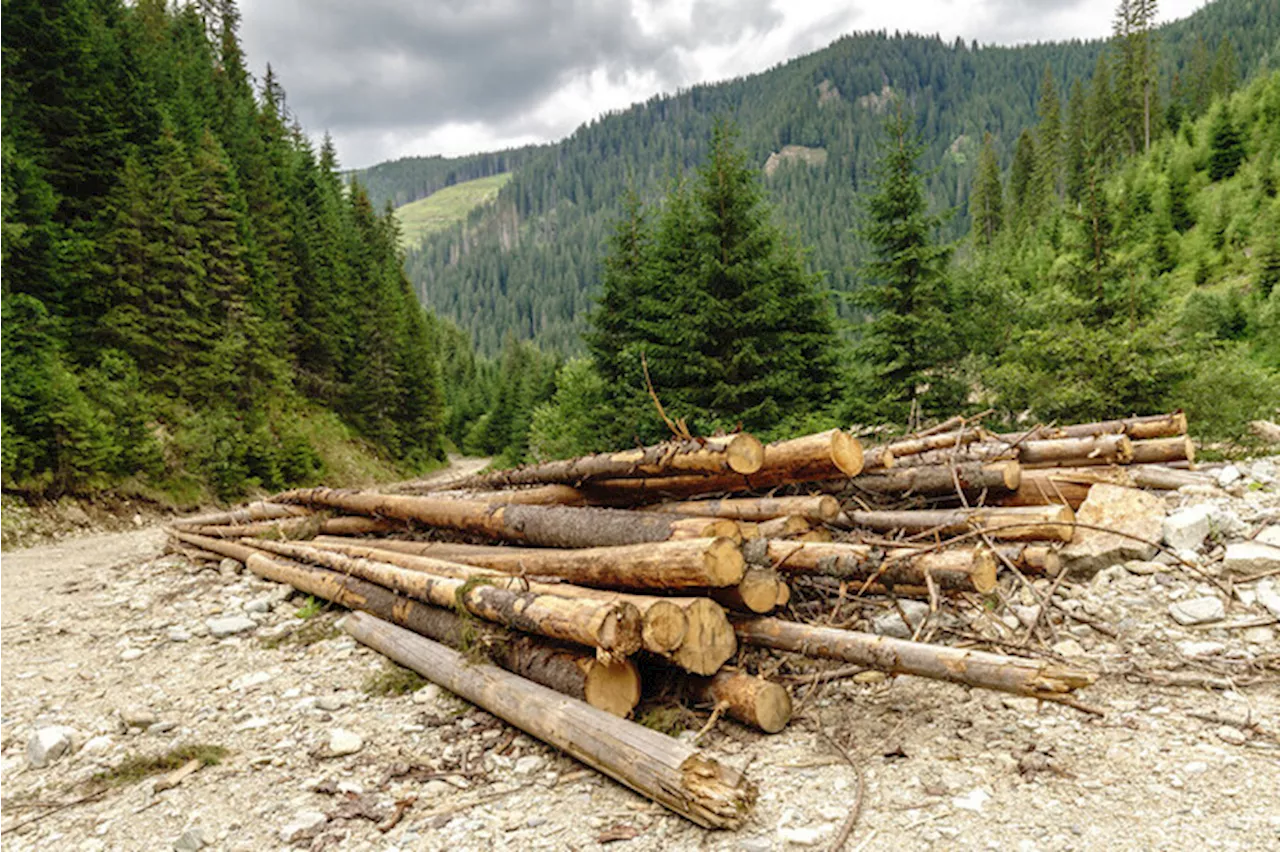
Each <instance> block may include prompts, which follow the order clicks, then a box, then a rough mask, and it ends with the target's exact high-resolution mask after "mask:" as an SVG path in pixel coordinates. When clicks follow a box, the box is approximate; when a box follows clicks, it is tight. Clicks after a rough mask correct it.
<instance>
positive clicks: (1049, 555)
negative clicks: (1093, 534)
mask: <svg viewBox="0 0 1280 852" xmlns="http://www.w3.org/2000/svg"><path fill="white" fill-rule="evenodd" d="M996 550H997V551H998V552H999V553H1000V555H1001V556H1003V557H1004V558H1005V559H1007V560H1009V561H1010V562H1012V563H1013V565H1014V566H1015V567H1016V568H1017V569H1018V570H1019V571H1021V572H1022V573H1024V574H1044V575H1047V576H1050V577H1056V576H1058V574H1059V573H1061V572H1062V559H1061V557H1059V556H1058V551H1057V550H1056V549H1055V548H1053V547H1049V546H1047V545H1043V544H1017V545H1008V544H1005V545H1001V546H999V547H997V548H996Z"/></svg>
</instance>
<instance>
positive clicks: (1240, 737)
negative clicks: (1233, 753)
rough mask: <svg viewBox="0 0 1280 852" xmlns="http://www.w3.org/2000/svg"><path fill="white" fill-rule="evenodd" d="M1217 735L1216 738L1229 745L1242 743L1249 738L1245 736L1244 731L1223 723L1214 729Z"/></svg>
mask: <svg viewBox="0 0 1280 852" xmlns="http://www.w3.org/2000/svg"><path fill="white" fill-rule="evenodd" d="M1214 733H1215V734H1217V735H1218V739H1220V740H1222V741H1223V742H1224V743H1229V744H1230V745H1244V744H1245V741H1246V740H1248V739H1249V738H1248V737H1247V736H1245V734H1244V731H1242V730H1240V729H1239V728H1233V727H1231V726H1230V725H1223V726H1222V727H1220V728H1218V730H1216V731H1214Z"/></svg>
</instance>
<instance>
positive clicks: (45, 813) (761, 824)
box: [0, 459, 1280, 852]
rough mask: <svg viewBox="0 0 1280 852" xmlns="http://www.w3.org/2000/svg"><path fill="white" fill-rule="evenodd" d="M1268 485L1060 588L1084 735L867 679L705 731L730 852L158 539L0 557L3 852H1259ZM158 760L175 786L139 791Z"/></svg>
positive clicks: (273, 592) (1262, 473) (1274, 801)
mask: <svg viewBox="0 0 1280 852" xmlns="http://www.w3.org/2000/svg"><path fill="white" fill-rule="evenodd" d="M1278 461H1280V460H1277V459H1266V460H1261V461H1257V462H1254V463H1242V464H1240V465H1239V466H1238V468H1236V469H1235V470H1236V472H1237V473H1239V474H1240V476H1239V477H1238V478H1236V477H1235V476H1234V474H1232V473H1231V472H1230V471H1225V472H1224V473H1223V474H1222V480H1221V481H1222V482H1223V483H1224V484H1225V485H1226V486H1227V489H1226V490H1225V491H1224V490H1220V489H1218V488H1207V487H1195V488H1191V489H1185V491H1189V492H1193V493H1174V494H1170V495H1168V496H1167V497H1166V498H1163V500H1162V502H1163V503H1164V504H1165V505H1164V506H1161V507H1160V508H1161V510H1162V512H1163V510H1165V509H1167V510H1168V511H1170V512H1172V513H1173V515H1172V520H1170V521H1168V522H1167V523H1166V524H1165V533H1166V534H1167V535H1168V536H1169V537H1170V538H1171V540H1172V541H1174V542H1175V543H1176V545H1177V546H1178V547H1179V548H1181V549H1182V550H1181V553H1182V556H1183V558H1186V559H1188V560H1189V561H1191V562H1192V564H1193V565H1194V566H1195V567H1194V569H1191V568H1187V567H1185V566H1182V565H1179V564H1176V563H1175V561H1174V560H1173V559H1171V558H1169V557H1164V556H1159V557H1156V558H1155V559H1153V560H1151V561H1145V560H1140V561H1133V560H1130V561H1128V562H1126V563H1123V564H1118V565H1114V566H1112V567H1108V568H1104V569H1103V570H1101V571H1099V572H1098V573H1097V574H1096V575H1095V576H1093V577H1092V578H1088V579H1084V578H1082V579H1080V580H1078V581H1073V582H1071V583H1066V584H1063V585H1061V586H1059V588H1058V592H1057V593H1058V595H1059V601H1058V605H1059V606H1060V608H1062V609H1065V610H1070V611H1072V612H1073V613H1074V615H1075V616H1076V617H1074V618H1072V619H1070V620H1068V621H1066V622H1064V623H1063V624H1061V625H1059V626H1058V628H1057V634H1058V635H1057V636H1056V638H1053V639H1051V640H1047V641H1045V642H1043V643H1038V644H1037V645H1035V646H1033V647H1034V648H1035V650H1036V652H1037V653H1042V654H1056V655H1058V656H1060V657H1063V658H1064V659H1066V660H1068V661H1070V662H1073V663H1076V664H1082V665H1087V666H1091V667H1094V668H1097V669H1098V670H1100V671H1102V672H1104V676H1103V678H1102V679H1101V681H1100V682H1099V683H1098V684H1097V685H1096V686H1094V687H1092V688H1090V689H1088V690H1087V691H1086V692H1085V693H1084V694H1083V696H1082V699H1083V700H1084V701H1086V702H1088V703H1089V704H1090V705H1093V706H1095V707H1097V708H1099V709H1101V710H1103V711H1105V716H1102V717H1098V716H1095V715H1092V714H1089V713H1085V712H1081V711H1079V710H1076V709H1072V708H1068V707H1062V706H1058V705H1040V706H1037V703H1036V702H1035V701H1032V700H1029V699H1023V698H1015V697H1010V696H1004V695H999V694H994V693H988V692H979V691H973V690H968V689H965V688H961V687H957V686H952V685H948V684H938V683H932V682H926V681H923V680H919V679H915V678H899V679H896V680H886V679H884V678H883V677H879V676H878V675H877V674H875V673H867V674H865V675H863V676H860V677H858V678H852V679H846V680H840V681H836V682H832V683H829V684H826V685H823V686H819V687H818V688H816V689H814V690H809V689H807V688H800V689H798V690H797V696H798V710H799V712H798V714H797V718H796V720H795V721H794V722H793V724H792V725H791V727H790V728H788V729H787V730H786V731H785V732H784V733H782V734H779V735H777V736H773V737H766V736H763V735H760V734H757V733H755V732H753V731H750V730H747V729H745V728H742V727H739V726H737V725H735V724H733V723H731V722H720V723H718V724H717V725H716V727H715V728H714V729H713V730H711V731H710V732H709V733H708V734H707V735H706V736H705V737H704V738H703V741H702V742H703V744H704V745H705V746H706V747H707V748H708V749H709V750H710V751H711V752H712V753H714V754H715V755H716V756H717V757H719V758H720V759H722V760H725V761H727V762H730V763H733V764H735V765H738V766H747V767H748V774H749V775H750V776H751V777H752V778H753V779H754V780H756V781H757V782H758V784H759V789H760V797H759V802H758V805H757V807H756V809H755V812H754V814H753V816H752V817H751V819H750V821H749V823H748V825H747V826H746V827H745V828H744V829H743V830H741V831H739V832H736V833H711V832H705V831H703V830H701V829H698V828H696V827H694V826H693V825H691V824H689V823H687V822H686V821H684V820H682V819H680V818H678V817H675V816H672V815H670V814H668V813H667V812H665V811H664V810H663V809H662V808H660V807H659V806H657V805H654V804H651V803H649V802H648V801H647V800H645V799H643V798H641V797H639V796H637V795H635V794H633V793H631V792H629V791H628V790H626V789H623V788H622V787H620V786H619V785H617V784H615V783H614V782H612V781H610V780H608V779H606V778H603V777H602V776H600V775H598V774H596V773H594V772H592V771H589V770H586V769H584V768H582V767H581V766H580V765H579V764H577V763H575V762H574V761H573V760H571V759H569V758H567V757H564V756H562V755H559V754H557V753H555V752H553V751H552V750H550V749H548V748H547V747H545V746H543V745H541V744H539V743H537V742H534V741H531V740H530V739H529V738H527V737H525V736H524V735H522V734H520V733H519V732H518V731H515V730H513V729H511V728H509V727H507V726H506V725H504V724H503V723H501V722H499V721H498V720H496V719H494V718H493V717H491V716H489V715H488V714H486V713H484V712H482V711H480V710H478V709H476V708H473V707H470V706H469V705H466V704H465V703H463V702H461V701H460V700H458V699H456V698H454V697H452V696H450V695H448V694H444V693H442V692H441V691H440V690H439V689H438V688H436V687H434V686H429V685H428V686H420V685H419V684H416V683H414V682H413V681H412V680H411V679H408V678H406V677H404V676H403V675H402V674H400V673H395V672H394V671H393V670H391V669H389V668H388V667H387V665H386V664H385V663H384V661H383V660H382V659H381V658H379V657H378V656H377V655H375V654H373V653H372V652H370V651H368V650H367V649H364V648H362V647H359V646H357V645H356V644H355V643H354V642H353V641H352V640H351V639H350V638H348V637H346V636H345V635H344V634H342V633H341V631H340V630H339V629H337V627H336V626H335V623H336V622H337V620H338V617H339V614H338V613H333V612H326V611H323V610H319V611H318V608H317V607H316V606H315V605H314V604H312V603H311V602H309V601H307V600H305V599H303V598H299V597H295V596H291V595H290V594H289V590H287V589H283V588H280V587H277V586H275V585H273V584H270V583H266V582H262V581H259V580H257V579H256V578H254V577H252V576H251V575H246V574H244V573H241V572H240V571H238V570H236V569H235V568H234V567H233V563H225V564H223V565H221V566H219V565H218V564H197V563H192V562H189V561H187V560H185V559H183V558H179V557H175V556H161V555H160V552H161V548H162V542H163V533H162V531H161V529H160V528H158V527H146V528H144V529H141V530H138V531H134V532H127V533H117V534H111V535H100V536H94V537H87V538H79V539H72V540H67V541H63V542H60V543H57V544H54V545H49V546H45V547H41V548H33V549H30V550H26V551H18V552H12V553H6V554H5V555H4V563H3V571H2V572H0V577H2V579H3V626H2V634H0V640H2V648H3V664H4V678H3V683H2V690H3V705H2V706H3V711H2V712H3V718H2V719H0V757H2V762H0V773H2V778H3V838H2V839H3V842H4V845H5V848H6V849H12V850H25V849H39V850H47V849H67V850H85V851H86V852H89V850H109V849H110V850H117V849H118V850H134V849H168V848H174V849H178V850H197V849H211V850H267V849H295V848H310V849H342V850H391V849H404V850H408V849H476V850H479V849H521V850H523V849H553V850H559V849H574V850H576V849H593V848H597V847H598V846H599V845H602V844H606V843H607V844H616V845H617V846H618V848H623V849H631V850H658V849H673V848H678V849H683V848H696V849H726V850H738V849H741V850H770V849H785V848H791V847H793V846H795V847H804V846H825V845H827V844H829V843H830V841H831V840H832V839H833V838H834V836H835V835H836V833H837V832H838V830H839V827H840V825H841V823H842V822H843V821H844V820H845V818H846V816H847V815H848V814H849V812H850V810H851V808H853V807H854V806H855V803H856V802H857V800H858V790H859V788H860V786H864V787H865V791H864V795H863V797H862V810H861V815H860V817H859V819H858V821H857V824H856V827H855V829H854V833H853V836H852V838H851V839H850V841H849V842H848V844H847V848H848V849H859V850H889V849H899V848H903V847H910V848H923V849H930V848H937V849H999V850H1005V849H1014V850H1023V849H1026V850H1032V849H1036V850H1039V849H1046V850H1067V849H1102V848H1106V849H1108V850H1116V849H1121V850H1123V849H1134V850H1137V849H1142V850H1148V849H1179V850H1182V849H1206V848H1215V849H1216V848H1221V849H1265V848H1277V847H1278V846H1280V740H1278V739H1277V733H1278V732H1280V664H1278V663H1277V656H1278V654H1280V643H1277V640H1276V630H1277V628H1276V625H1275V622H1276V616H1277V615H1280V599H1278V598H1277V592H1278V590H1280V574H1276V575H1273V576H1266V577H1260V578H1259V577H1258V575H1259V574H1264V573H1266V571H1268V570H1273V569H1277V568H1280V562H1278V561H1277V560H1280V548H1271V547H1268V546H1267V545H1265V544H1258V543H1257V540H1260V541H1263V542H1265V541H1271V542H1272V543H1273V544H1276V545H1280V528H1278V527H1277V525H1280V483H1278V480H1280V464H1278ZM1186 509H1192V510H1194V511H1191V512H1187V511H1180V510H1186ZM1202 531H1203V532H1204V533H1207V537H1205V538H1204V540H1203V542H1200V541H1197V540H1196V539H1197V537H1198V536H1200V535H1201V532H1202ZM1250 540H1255V547H1254V549H1253V551H1252V552H1249V551H1248V549H1247V548H1246V549H1245V550H1241V549H1240V548H1239V546H1238V545H1239V544H1240V543H1243V542H1247V541H1250ZM1233 543H1234V544H1236V545H1237V547H1236V548H1235V549H1234V550H1229V549H1228V547H1227V546H1228V545H1231V544H1233ZM1224 558H1225V559H1226V562H1225V565H1224ZM1246 559H1247V561H1242V560H1246ZM1233 560H1234V561H1233ZM1268 560H1270V561H1268ZM1171 563H1174V564H1171ZM1268 566H1270V567H1268ZM1250 577H1253V578H1256V579H1250ZM1040 582H1041V583H1044V584H1046V585H1045V586H1042V589H1044V590H1046V591H1047V581H1040ZM1008 594H1009V596H1010V601H1011V603H1014V604H1018V605H1019V606H1020V607H1021V609H1019V610H1017V611H1016V612H1015V611H1014V610H1013V608H1012V607H1011V608H1010V611H1009V612H1007V613H1006V612H1002V611H1000V610H997V611H996V612H994V613H985V614H984V613H982V612H977V611H975V612H973V613H967V614H965V615H964V618H965V619H968V621H969V623H968V625H967V628H966V629H968V630H971V631H973V632H982V633H984V634H985V635H993V634H999V633H1002V632H1003V633H1006V634H1007V635H1006V638H1005V641H1008V642H1013V643H1015V644H1016V643H1017V641H1019V637H1020V636H1021V635H1022V631H1021V629H1020V628H1019V627H1018V620H1017V618H1018V615H1019V614H1022V615H1023V616H1024V617H1025V616H1026V614H1027V609H1028V608H1029V607H1031V606H1033V605H1034V600H1031V599H1029V598H1028V597H1026V596H1027V595H1029V593H1028V592H1025V591H1023V590H1017V589H1014V588H1012V587H1011V588H1010V589H1009V592H1008ZM304 616H305V617H304ZM1006 621H1007V623H1006ZM1001 625H1003V626H1001ZM962 626H963V625H962ZM1113 634H1114V635H1113ZM388 672H390V673H391V674H389V675H388V674H387V673H388ZM399 689H408V690H410V691H408V692H406V693H405V694H385V693H387V692H391V693H395V692H396V691H397V690H399ZM700 721H701V720H695V722H694V724H695V727H696V725H697V724H698V722H700ZM684 736H692V734H691V733H686V734H684ZM837 744H838V745H837ZM841 750H843V752H844V754H842V753H841ZM845 754H847V756H848V758H849V760H848V761H846V759H845ZM219 755H221V756H220V757H219ZM159 757H163V758H167V759H168V762H167V763H166V764H165V765H166V766H167V767H168V768H169V769H171V768H173V767H174V766H180V765H182V763H184V762H185V761H186V760H187V759H188V758H190V757H196V758H197V763H196V764H195V766H200V768H199V769H198V770H197V771H194V772H193V773H192V774H189V775H187V776H185V777H177V776H176V775H166V774H165V773H159V774H151V775H147V774H146V773H147V771H148V769H149V768H155V767H148V766H147V764H146V760H147V759H151V758H159ZM200 758H207V759H209V760H213V759H215V758H218V762H217V763H216V764H213V765H207V766H204V765H202V764H201V763H199V759H200ZM129 761H134V762H133V763H132V764H130V763H128V762H129ZM188 768H189V769H190V768H192V767H188ZM179 774H180V773H179ZM144 776H145V777H144ZM860 778H861V782H860V780H859V779H860Z"/></svg>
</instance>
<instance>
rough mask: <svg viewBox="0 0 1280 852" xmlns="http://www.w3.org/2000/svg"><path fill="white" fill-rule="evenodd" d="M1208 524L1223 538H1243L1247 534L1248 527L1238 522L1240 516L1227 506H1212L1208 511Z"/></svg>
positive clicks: (1240, 521) (1242, 522)
mask: <svg viewBox="0 0 1280 852" xmlns="http://www.w3.org/2000/svg"><path fill="white" fill-rule="evenodd" d="M1209 523H1210V524H1212V525H1213V530H1214V532H1216V533H1218V535H1220V536H1222V537H1223V538H1243V537H1244V536H1245V535H1246V534H1248V532H1249V525H1248V524H1246V523H1245V522H1244V521H1242V520H1240V516H1239V515H1237V514H1236V513H1235V511H1233V510H1232V509H1231V508H1230V507H1228V506H1214V507H1213V508H1212V509H1210V510H1209Z"/></svg>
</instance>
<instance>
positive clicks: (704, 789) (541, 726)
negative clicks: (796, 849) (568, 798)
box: [346, 614, 755, 828]
mask: <svg viewBox="0 0 1280 852" xmlns="http://www.w3.org/2000/svg"><path fill="white" fill-rule="evenodd" d="M346 629H347V631H348V632H349V633H350V634H351V635H352V636H354V637H355V638H356V639H357V640H359V641H360V642H363V643H364V644H366V645H368V646H369V647H371V648H373V649H374V650H376V651H379V652H381V653H383V654H386V655H387V656H388V657H390V658H391V659H393V660H395V661H396V662H397V663H399V664H400V665H402V666H406V667H408V668H411V669H413V670H414V671H416V672H418V673H419V674H421V675H422V676H423V677H425V678H427V679H428V680H430V681H432V682H434V683H437V684H439V685H440V686H441V687H443V688H445V689H447V690H449V691H450V692H453V693H455V694H457V695H459V696H461V697H462V698H465V699H466V700H467V701H470V702H471V703H472V704H475V705H476V706H478V707H480V708H482V709H484V710H486V711H488V712H489V713H492V714H493V715H495V716H497V717H498V718H500V719H502V720H503V721H505V722H507V723H509V724H511V725H514V726H515V727H517V728H519V729H520V730H522V731H524V732H526V733H527V734H529V735H530V736H533V737H536V738H538V739H540V740H542V741H543V742H545V743H547V744H549V745H552V746H554V747H556V748H558V749H560V750H562V751H564V752H566V753H567V754H569V755H571V756H572V757H574V758H576V759H577V760H579V761H581V762H583V763H585V764H587V765H588V766H590V767H592V768H594V769H597V770H599V771H601V772H603V773H605V774H606V775H608V776H609V777H611V778H613V779H614V780H616V781H618V782H619V783H621V784H624V785H626V786H627V787H630V788H631V789H632V790H635V791H636V792H638V793H640V794H642V795H644V796H647V797H649V798H650V799H652V800H654V801H656V802H658V803H659V804H662V805H664V806H666V807H667V808H669V809H671V810H672V811H674V812H675V813H678V814H680V815H681V816H683V817H686V818H687V819H689V820H691V821H693V822H695V823H697V824H698V825H700V826H702V827H704V828H737V827H739V826H740V825H742V823H743V821H744V820H745V819H746V817H747V815H748V813H749V812H750V810H751V805H752V803H753V802H754V800H755V786H754V785H753V784H751V783H750V782H749V781H747V779H746V778H744V777H743V776H742V774H741V773H739V772H738V771H737V770H734V769H730V768H729V767H727V766H724V765H722V764H720V763H718V762H716V761H715V760H714V759H713V758H711V757H709V756H708V755H706V754H704V753H702V752H700V751H697V750H695V749H692V748H690V747H689V746H686V745H684V744H683V743H680V742H679V741H677V740H674V739H672V738H671V737H668V736H666V735H664V734H660V733H658V732H657V731H654V730H651V729H649V728H645V727H643V726H641V725H637V724H634V723H632V722H627V721H625V720H619V719H617V718H616V717H614V716H610V715H608V714H606V713H602V712H599V711H597V710H595V709H593V708H591V707H589V706H587V705H585V704H582V703H580V702H572V701H566V700H565V699H564V698H563V697H561V696H560V695H558V694H556V693H554V692H552V691H550V690H548V689H546V688H544V687H541V686H538V685H537V684H534V683H531V682H529V681H527V680H524V679H522V678H519V677H515V676H512V675H510V674H507V673H506V672H503V671H501V670H499V669H496V668H493V667H491V666H483V665H472V664H469V663H468V662H467V660H465V659H464V658H463V657H462V656H461V655H460V654H458V653H457V652H456V651H451V650H450V649H448V648H446V647H444V646H442V645H439V644H436V643H434V642H432V641H430V640H429V639H423V638H422V637H418V636H414V635H413V634H412V633H409V632H408V631H405V630H401V629H399V628H397V627H395V626H394V625H391V624H388V623H386V622H384V621H380V620H378V619H374V618H370V617H368V616H363V615H359V614H356V615H353V616H351V617H350V618H349V619H348V620H347V622H346Z"/></svg>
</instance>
